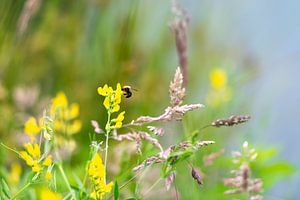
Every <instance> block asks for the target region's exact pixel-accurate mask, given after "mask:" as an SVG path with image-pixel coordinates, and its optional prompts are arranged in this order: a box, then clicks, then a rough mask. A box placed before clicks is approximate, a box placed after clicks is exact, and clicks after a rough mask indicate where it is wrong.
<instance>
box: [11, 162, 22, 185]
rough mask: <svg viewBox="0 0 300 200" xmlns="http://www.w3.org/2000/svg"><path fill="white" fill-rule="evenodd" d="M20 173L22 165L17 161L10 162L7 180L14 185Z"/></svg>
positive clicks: (17, 181)
mask: <svg viewBox="0 0 300 200" xmlns="http://www.w3.org/2000/svg"><path fill="white" fill-rule="evenodd" d="M21 173H22V166H21V165H20V164H19V163H12V164H11V167H10V173H9V175H8V180H9V182H10V183H11V184H12V185H16V184H18V183H19V181H20V176H21Z"/></svg>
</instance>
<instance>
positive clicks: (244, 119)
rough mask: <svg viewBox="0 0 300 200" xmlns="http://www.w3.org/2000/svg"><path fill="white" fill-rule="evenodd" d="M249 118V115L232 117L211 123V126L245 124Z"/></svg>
mask: <svg viewBox="0 0 300 200" xmlns="http://www.w3.org/2000/svg"><path fill="white" fill-rule="evenodd" d="M250 118H251V117H250V115H232V116H230V117H229V118H226V119H217V120H216V121H214V122H212V123H211V125H212V126H214V127H221V126H233V125H238V124H242V123H245V122H247V121H248V120H249V119H250Z"/></svg>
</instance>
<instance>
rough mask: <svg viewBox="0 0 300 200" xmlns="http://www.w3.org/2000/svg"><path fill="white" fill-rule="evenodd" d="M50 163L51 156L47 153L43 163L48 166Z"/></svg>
mask: <svg viewBox="0 0 300 200" xmlns="http://www.w3.org/2000/svg"><path fill="white" fill-rule="evenodd" d="M51 164H52V156H51V155H49V156H47V158H46V159H45V160H44V162H43V165H44V166H47V167H48V166H50V165H51Z"/></svg>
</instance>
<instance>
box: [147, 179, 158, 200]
mask: <svg viewBox="0 0 300 200" xmlns="http://www.w3.org/2000/svg"><path fill="white" fill-rule="evenodd" d="M161 180H162V178H159V179H157V181H155V183H153V185H152V186H151V187H150V188H149V189H148V190H147V191H146V192H145V193H144V196H146V195H147V194H148V193H149V192H150V191H151V190H152V189H153V188H154V187H155V186H156V185H157V184H158V183H159V182H160V181H161Z"/></svg>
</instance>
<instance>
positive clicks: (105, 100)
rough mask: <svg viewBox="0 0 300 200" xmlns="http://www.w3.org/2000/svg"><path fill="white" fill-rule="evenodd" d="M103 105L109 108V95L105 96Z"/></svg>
mask: <svg viewBox="0 0 300 200" xmlns="http://www.w3.org/2000/svg"><path fill="white" fill-rule="evenodd" d="M103 105H104V107H105V108H106V109H107V110H108V109H109V107H110V98H109V97H105V99H104V101H103Z"/></svg>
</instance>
